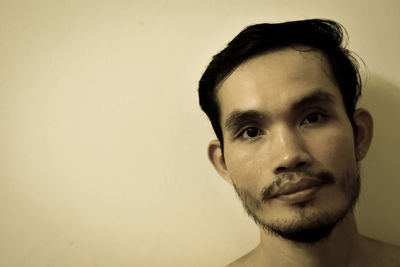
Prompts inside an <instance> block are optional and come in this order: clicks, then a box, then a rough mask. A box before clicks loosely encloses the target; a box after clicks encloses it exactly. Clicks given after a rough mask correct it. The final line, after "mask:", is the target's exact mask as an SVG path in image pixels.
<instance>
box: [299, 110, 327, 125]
mask: <svg viewBox="0 0 400 267" xmlns="http://www.w3.org/2000/svg"><path fill="white" fill-rule="evenodd" d="M322 118H323V115H322V114H321V113H319V112H313V113H310V114H308V115H307V116H306V117H305V118H304V119H303V121H302V122H301V124H309V123H316V122H320V121H321V120H322Z"/></svg>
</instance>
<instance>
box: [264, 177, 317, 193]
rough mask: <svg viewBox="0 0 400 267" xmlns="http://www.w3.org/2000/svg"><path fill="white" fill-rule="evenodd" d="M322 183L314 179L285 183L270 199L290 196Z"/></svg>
mask: <svg viewBox="0 0 400 267" xmlns="http://www.w3.org/2000/svg"><path fill="white" fill-rule="evenodd" d="M322 183H323V182H322V181H319V180H315V179H301V180H300V181H298V182H296V183H293V182H287V183H285V184H284V185H282V186H281V187H279V189H278V190H277V191H276V192H275V193H273V194H272V196H271V197H278V196H280V195H287V194H292V193H295V192H298V191H302V190H305V189H308V188H311V187H315V186H319V185H321V184H322Z"/></svg>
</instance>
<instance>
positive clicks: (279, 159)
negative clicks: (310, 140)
mask: <svg viewBox="0 0 400 267" xmlns="http://www.w3.org/2000/svg"><path fill="white" fill-rule="evenodd" d="M275 134H276V135H275V136H274V138H273V140H274V144H273V151H274V153H273V155H274V157H273V172H274V174H275V175H276V174H279V173H281V172H292V171H298V170H301V169H303V168H305V167H307V166H308V165H310V164H311V161H312V157H311V155H310V153H309V151H308V150H307V146H306V144H305V141H304V139H303V137H302V135H301V133H300V132H299V131H298V130H296V129H290V128H288V127H280V128H279V129H276V132H275Z"/></svg>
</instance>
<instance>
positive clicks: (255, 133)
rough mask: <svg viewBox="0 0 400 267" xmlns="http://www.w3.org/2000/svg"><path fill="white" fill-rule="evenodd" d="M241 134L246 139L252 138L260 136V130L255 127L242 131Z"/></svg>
mask: <svg viewBox="0 0 400 267" xmlns="http://www.w3.org/2000/svg"><path fill="white" fill-rule="evenodd" d="M243 134H244V135H245V136H247V137H250V138H254V137H257V136H258V135H259V134H260V130H259V129H258V128H256V127H249V128H247V129H246V130H245V131H244V133H243Z"/></svg>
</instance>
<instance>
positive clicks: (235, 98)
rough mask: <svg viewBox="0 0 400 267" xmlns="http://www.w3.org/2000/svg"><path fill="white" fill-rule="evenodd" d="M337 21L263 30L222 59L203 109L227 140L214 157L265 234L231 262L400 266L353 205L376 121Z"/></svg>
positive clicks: (204, 83) (245, 35)
mask: <svg viewBox="0 0 400 267" xmlns="http://www.w3.org/2000/svg"><path fill="white" fill-rule="evenodd" d="M342 39H343V30H342V27H341V26H340V25H339V24H337V23H336V22H333V21H329V20H317V19H314V20H304V21H294V22H287V23H279V24H258V25H253V26H250V27H248V28H246V29H245V30H243V31H242V32H241V33H240V34H239V35H238V36H236V37H235V38H234V39H233V40H232V41H231V42H230V43H229V44H228V46H227V47H226V48H225V49H224V50H223V51H221V52H220V53H218V54H217V55H215V56H214V58H213V60H212V62H211V63H210V64H209V66H208V68H207V69H206V71H205V73H204V74H203V76H202V78H201V80H200V82H199V96H200V105H201V107H202V109H203V110H204V111H205V112H206V114H207V115H208V116H209V118H210V120H211V123H212V126H213V128H214V131H215V133H216V136H217V138H218V140H214V141H212V142H211V143H210V145H209V148H208V153H209V158H210V160H211V162H212V163H213V165H214V167H215V168H216V170H217V171H218V172H219V174H220V175H221V176H222V177H223V178H224V179H225V180H226V181H228V182H229V183H231V184H232V185H233V187H234V189H235V190H236V192H237V193H238V196H239V197H240V199H241V201H242V202H243V206H244V208H245V210H246V211H247V213H248V214H249V216H250V217H252V218H253V219H254V221H255V222H256V223H257V225H258V226H259V228H260V243H259V245H258V246H257V247H256V248H255V249H254V250H252V251H251V252H249V253H248V254H246V255H244V256H243V257H241V258H239V259H238V260H236V261H235V262H233V263H232V264H231V265H230V266H274V267H277V266H325V267H326V266H363V267H365V266H400V248H398V247H396V246H393V245H389V244H386V243H383V242H380V241H376V240H372V239H370V238H367V237H364V236H362V235H360V234H359V233H358V231H357V227H356V222H355V218H354V214H353V207H354V205H355V203H356V202H357V199H358V195H359V191H360V177H359V166H358V163H359V162H360V161H361V160H362V159H363V158H364V157H365V155H366V154H367V151H368V148H369V145H370V143H371V139H372V128H373V122H372V117H371V115H370V114H369V113H368V111H366V110H365V109H361V108H359V109H356V107H355V106H356V103H357V100H358V97H359V95H360V94H361V79H360V75H359V72H358V65H357V62H356V60H355V58H354V57H353V56H352V55H351V52H350V51H348V50H347V49H346V48H345V47H343V46H342Z"/></svg>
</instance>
